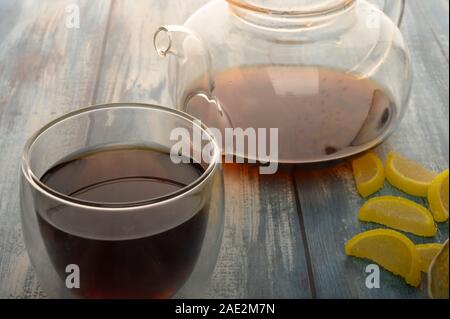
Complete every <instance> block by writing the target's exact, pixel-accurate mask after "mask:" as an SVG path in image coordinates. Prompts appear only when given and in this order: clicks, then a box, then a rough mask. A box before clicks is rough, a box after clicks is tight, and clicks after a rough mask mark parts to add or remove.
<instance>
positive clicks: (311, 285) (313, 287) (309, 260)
mask: <svg viewBox="0 0 450 319" xmlns="http://www.w3.org/2000/svg"><path fill="white" fill-rule="evenodd" d="M290 176H291V181H292V185H293V186H294V196H295V204H296V206H297V212H298V219H299V224H300V232H301V236H302V242H303V248H304V251H305V259H306V271H307V272H308V278H309V289H310V291H311V296H312V298H313V299H316V298H317V292H316V284H315V280H314V272H313V267H312V258H311V254H310V252H309V245H308V238H307V236H306V228H305V222H304V218H303V211H302V206H301V203H300V194H299V192H298V185H297V182H296V179H295V173H293V174H291V175H290Z"/></svg>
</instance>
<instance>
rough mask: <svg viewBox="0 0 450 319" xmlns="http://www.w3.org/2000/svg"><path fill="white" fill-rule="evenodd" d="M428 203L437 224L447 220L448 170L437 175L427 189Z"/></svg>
mask: <svg viewBox="0 0 450 319" xmlns="http://www.w3.org/2000/svg"><path fill="white" fill-rule="evenodd" d="M428 202H429V203H430V209H431V212H432V213H433V216H434V219H435V220H436V221H437V222H439V223H440V222H445V221H447V220H448V170H446V171H445V172H443V173H441V174H439V175H438V176H437V177H436V178H435V179H434V180H433V182H432V183H431V186H430V187H429V188H428Z"/></svg>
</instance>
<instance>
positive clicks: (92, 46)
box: [0, 0, 449, 298]
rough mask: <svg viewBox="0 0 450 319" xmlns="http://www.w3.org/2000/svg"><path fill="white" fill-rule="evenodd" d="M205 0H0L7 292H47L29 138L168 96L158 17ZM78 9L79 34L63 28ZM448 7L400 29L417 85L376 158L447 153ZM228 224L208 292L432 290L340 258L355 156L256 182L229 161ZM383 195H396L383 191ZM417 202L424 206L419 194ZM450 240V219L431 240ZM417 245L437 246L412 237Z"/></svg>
mask: <svg viewBox="0 0 450 319" xmlns="http://www.w3.org/2000/svg"><path fill="white" fill-rule="evenodd" d="M205 2H206V0H189V1H177V0H164V1H163V0H133V1H129V0H111V1H109V0H96V1H88V0H80V1H73V0H47V1H40V0H39V1H38V0H20V1H17V0H0V297H2V298H42V297H45V294H44V293H43V292H42V291H41V290H40V288H39V284H38V281H37V279H36V277H35V274H34V271H33V269H32V267H31V266H30V262H29V259H28V256H27V254H26V251H25V247H24V244H23V240H22V233H21V226H20V218H19V215H20V214H19V209H20V208H19V196H18V194H19V193H18V186H19V185H18V171H19V161H20V155H21V151H22V148H23V145H24V143H25V140H26V138H27V137H29V136H30V134H32V133H33V132H34V131H36V130H37V129H38V128H39V127H41V126H42V125H43V124H45V123H46V122H48V121H49V120H51V119H54V118H56V117H57V116H59V115H62V114H64V113H66V112H68V111H71V110H74V109H77V108H79V107H83V106H87V105H91V104H99V103H107V102H119V101H136V102H146V103H158V104H165V103H167V101H168V100H167V91H166V90H165V89H164V88H162V87H159V85H160V83H161V80H162V79H164V78H165V72H166V64H165V63H166V62H165V61H164V60H162V59H160V58H159V57H158V56H157V55H156V54H155V53H154V50H153V46H152V35H153V32H154V31H155V29H156V28H157V27H158V26H160V25H162V24H169V23H170V24H175V23H177V24H180V23H183V22H184V20H185V19H186V18H187V17H188V16H189V15H190V14H192V13H193V12H194V11H195V10H196V9H197V8H199V7H200V6H201V5H203V4H204V3H205ZM72 3H78V4H79V8H80V17H81V20H80V28H79V29H68V28H66V27H65V17H66V8H67V6H68V5H70V4H72ZM448 27H449V1H448V0H429V1H423V0H407V8H406V12H405V18H404V21H403V25H402V30H403V33H404V35H405V38H406V41H407V43H408V45H409V47H410V49H411V52H412V57H413V62H414V71H415V82H414V87H413V91H412V99H411V102H410V107H409V110H408V112H407V115H406V118H405V119H404V121H403V122H402V124H401V126H400V128H399V130H398V131H397V132H396V133H395V134H394V135H393V136H392V137H391V138H390V139H389V140H388V141H387V142H386V143H384V144H383V145H382V146H381V147H378V148H377V149H376V152H377V153H378V154H379V155H380V156H382V157H384V156H385V154H386V153H387V152H388V151H389V150H396V151H400V152H402V153H403V154H405V155H407V156H409V157H411V158H414V159H416V160H418V161H421V162H423V163H426V164H427V166H429V167H430V168H432V169H435V170H438V171H439V170H443V169H445V168H447V167H448V161H449V122H448V121H449V60H448V58H449V33H448ZM225 184H226V185H225V187H226V224H225V232H224V240H223V247H222V250H221V253H220V257H219V261H218V265H217V268H216V271H215V274H214V278H213V286H212V288H211V290H210V292H209V295H210V296H211V297H226V298H260V297H261V298H271V297H276V298H278V297H280V298H281V297H284V298H311V297H313V298H425V297H426V293H425V290H424V287H422V288H421V289H414V288H410V287H408V286H406V285H405V283H404V282H403V280H402V279H400V278H399V277H396V276H394V275H392V274H390V273H388V272H386V271H383V270H382V272H381V288H380V289H371V290H370V289H367V288H366V287H365V278H366V273H365V266H366V265H367V264H368V262H366V261H361V260H356V259H354V258H348V257H346V256H345V254H344V244H345V242H346V240H347V239H349V238H350V237H351V236H353V235H355V234H356V233H359V232H361V231H363V230H366V229H371V228H374V227H376V226H375V225H371V224H370V225H369V224H362V223H360V222H358V220H357V217H356V212H357V210H358V208H359V207H360V206H361V205H362V203H363V200H362V199H361V198H360V197H359V196H358V195H357V194H356V192H355V186H354V182H353V178H352V173H351V168H350V165H349V163H348V161H342V162H338V163H333V164H330V165H327V166H320V167H317V166H316V167H287V168H283V169H282V170H281V171H280V172H279V173H278V174H277V175H275V176H261V175H259V174H258V169H257V168H256V167H249V166H242V165H226V166H225ZM380 194H400V193H399V192H398V191H397V190H395V189H393V188H392V187H390V186H386V187H385V189H383V190H382V191H381V192H380ZM415 200H416V201H418V202H422V200H418V199H415ZM447 237H448V223H445V224H443V225H440V231H439V234H438V235H437V237H436V238H435V239H434V240H438V241H443V240H445V239H446V238H447ZM411 238H412V239H413V240H414V241H415V242H416V243H418V242H425V241H426V242H430V241H433V240H424V239H421V238H418V237H413V236H411Z"/></svg>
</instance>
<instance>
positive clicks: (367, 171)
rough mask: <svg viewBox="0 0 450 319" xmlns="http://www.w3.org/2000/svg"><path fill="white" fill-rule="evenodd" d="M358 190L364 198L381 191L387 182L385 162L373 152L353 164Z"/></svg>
mask: <svg viewBox="0 0 450 319" xmlns="http://www.w3.org/2000/svg"><path fill="white" fill-rule="evenodd" d="M352 168H353V175H354V176H355V182H356V188H357V189H358V192H359V193H360V194H361V196H363V197H367V196H370V195H372V194H373V193H376V192H377V191H379V190H380V189H381V188H382V187H383V185H384V180H385V174H384V167H383V162H382V161H381V160H380V158H379V157H378V156H377V155H376V154H375V153H373V152H370V153H367V154H365V155H363V156H361V157H359V158H357V159H355V160H354V161H353V162H352Z"/></svg>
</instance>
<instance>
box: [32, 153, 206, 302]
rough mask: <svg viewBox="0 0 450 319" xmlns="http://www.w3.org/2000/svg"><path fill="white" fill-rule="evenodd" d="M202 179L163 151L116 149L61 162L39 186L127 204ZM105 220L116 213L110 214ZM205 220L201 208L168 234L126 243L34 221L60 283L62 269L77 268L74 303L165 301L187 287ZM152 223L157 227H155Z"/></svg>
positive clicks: (97, 200)
mask: <svg viewBox="0 0 450 319" xmlns="http://www.w3.org/2000/svg"><path fill="white" fill-rule="evenodd" d="M203 172H204V169H203V167H202V166H201V165H199V164H192V163H191V164H187V163H182V164H175V163H173V162H172V160H171V159H170V156H169V153H168V152H164V151H161V150H156V149H148V148H120V149H117V148H116V149H103V150H96V151H92V152H86V153H81V154H78V155H75V156H71V157H69V158H66V159H65V160H63V161H61V162H60V164H58V165H56V166H54V167H53V168H51V169H50V170H48V171H47V172H46V173H45V174H44V175H43V176H42V178H41V181H42V182H43V183H44V184H46V185H47V186H48V187H50V188H52V189H53V190H54V191H57V192H59V193H62V194H65V195H68V196H71V197H74V198H77V199H79V200H83V201H89V202H95V203H97V204H105V205H107V204H122V203H123V204H126V203H130V202H140V201H148V200H152V199H155V198H158V197H161V196H165V195H168V194H170V193H173V192H176V191H178V190H180V189H182V188H184V187H185V186H187V185H189V184H191V183H192V182H194V181H195V180H196V179H198V178H199V177H200V176H201V175H202V173H203ZM180 209H189V208H187V207H184V208H180ZM105 213H106V214H114V211H112V212H110V213H108V212H105ZM175 213H176V212H175ZM207 215H208V210H207V208H206V207H205V208H203V209H200V211H198V212H194V214H193V217H192V218H190V219H189V220H187V221H185V220H184V221H181V222H180V223H177V221H174V224H175V225H177V226H176V227H174V228H172V229H169V230H165V231H162V232H160V233H156V234H152V235H150V236H148V237H143V238H132V239H129V240H122V239H120V240H98V239H92V238H84V237H82V236H80V235H78V234H75V233H72V232H70V231H67V230H65V229H62V228H57V227H55V226H54V225H52V224H50V223H48V222H47V221H46V219H45V218H43V217H41V216H40V214H38V219H39V225H40V229H41V232H42V236H43V239H44V242H45V245H46V248H47V251H48V254H49V256H50V258H51V260H52V263H53V265H54V267H55V268H56V271H57V272H58V274H59V275H60V276H61V277H62V278H65V277H66V276H67V274H66V273H65V269H66V266H67V265H68V264H76V265H78V266H79V269H80V288H79V289H76V290H75V291H74V292H75V294H77V295H78V296H80V297H85V298H168V297H171V296H173V295H174V294H175V293H176V292H177V290H178V289H179V288H180V287H181V286H182V285H183V284H184V283H185V281H186V280H187V278H188V277H189V275H190V274H191V272H192V270H193V268H194V266H195V263H196V261H197V258H198V256H199V253H200V249H201V247H202V241H203V238H204V234H205V229H206V223H207V218H208V216H207ZM171 216H177V215H176V214H172V215H171ZM149 218H150V220H151V218H152V216H149ZM155 218H156V217H155ZM170 218H176V217H170ZM71 222H72V223H73V222H75V223H76V222H77V220H76V219H75V221H71ZM84 223H85V222H84ZM154 223H155V224H158V220H154ZM78 226H83V227H90V225H78ZM78 228H79V227H78Z"/></svg>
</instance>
